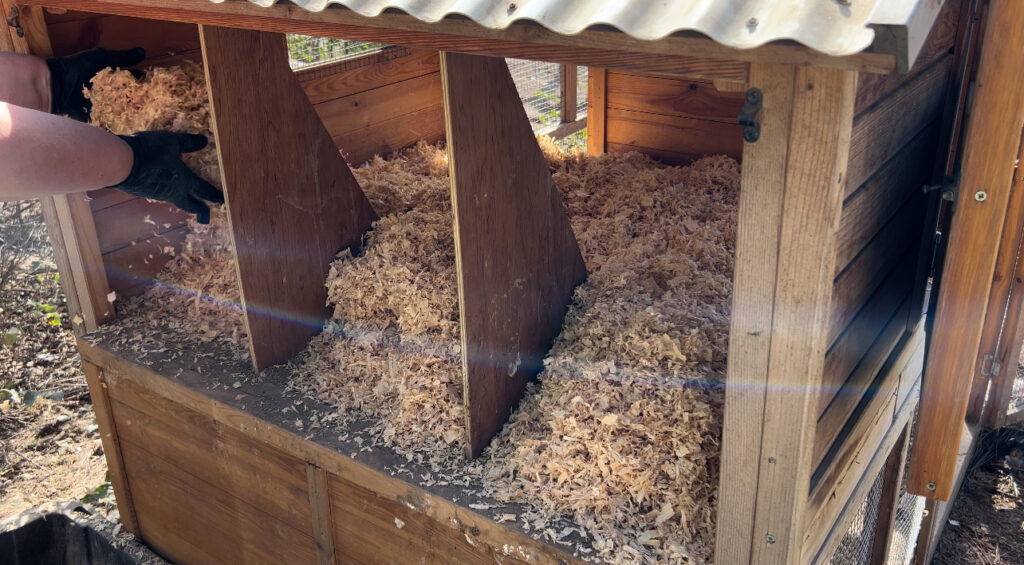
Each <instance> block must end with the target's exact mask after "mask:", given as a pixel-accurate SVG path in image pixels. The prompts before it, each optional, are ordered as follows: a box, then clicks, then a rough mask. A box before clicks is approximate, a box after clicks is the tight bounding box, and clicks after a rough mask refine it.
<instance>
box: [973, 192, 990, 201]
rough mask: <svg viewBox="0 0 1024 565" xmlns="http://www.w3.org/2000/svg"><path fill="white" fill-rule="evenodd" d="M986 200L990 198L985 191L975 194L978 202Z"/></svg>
mask: <svg viewBox="0 0 1024 565" xmlns="http://www.w3.org/2000/svg"><path fill="white" fill-rule="evenodd" d="M986 198H988V193H987V192H985V191H984V190H979V191H978V192H975V193H974V199H975V200H977V201H978V202H984V201H985V199H986Z"/></svg>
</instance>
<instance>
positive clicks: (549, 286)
mask: <svg viewBox="0 0 1024 565" xmlns="http://www.w3.org/2000/svg"><path fill="white" fill-rule="evenodd" d="M441 77H442V80H443V81H444V93H445V119H446V121H447V128H446V130H447V134H448V156H449V158H448V162H449V170H450V171H451V184H452V207H453V210H454V214H455V258H456V267H457V271H458V277H459V307H460V313H461V327H462V354H463V357H462V360H463V371H464V378H465V381H464V382H465V401H466V414H467V416H466V418H467V428H468V433H469V449H470V451H471V454H472V455H473V456H476V455H478V454H479V453H480V452H481V451H482V450H483V448H484V447H485V446H486V445H487V444H488V443H489V442H490V440H491V438H492V437H493V436H494V434H496V433H497V432H498V431H499V430H500V429H501V427H502V426H503V425H504V424H505V421H506V419H507V418H508V415H509V414H510V413H511V411H512V410H513V409H514V408H515V406H516V405H517V404H518V402H519V399H520V398H521V397H522V395H523V392H524V390H525V387H526V383H527V382H528V381H529V380H530V379H532V378H533V377H534V376H535V375H536V374H537V373H539V372H540V371H541V369H542V368H543V364H542V361H543V359H544V356H545V355H546V354H547V351H548V349H549V348H550V347H551V344H552V342H553V341H554V339H555V337H556V336H557V335H558V332H559V331H560V330H561V328H562V319H563V318H564V316H565V312H566V310H567V308H568V305H569V302H570V301H571V300H572V292H573V289H574V288H576V285H578V284H579V283H581V282H583V280H584V279H585V278H586V276H587V270H586V266H585V265H584V263H583V257H582V256H581V255H580V251H579V247H578V246H577V245H576V239H575V237H574V236H573V233H572V227H571V226H570V225H569V217H568V216H567V215H566V213H565V209H564V208H563V206H562V203H561V201H560V200H559V197H558V192H557V191H556V190H555V186H554V183H553V181H552V180H551V173H550V172H549V171H548V167H547V163H546V161H545V159H544V156H543V154H542V153H541V150H540V147H539V146H538V145H537V141H536V139H535V137H534V135H533V131H532V130H531V128H530V124H529V121H528V120H527V117H526V112H525V110H523V106H522V103H521V102H520V100H519V95H518V94H517V93H516V88H515V84H514V83H513V82H512V75H511V74H509V71H508V67H507V66H506V65H505V61H504V60H502V59H496V58H490V57H481V56H478V55H463V54H457V53H442V54H441Z"/></svg>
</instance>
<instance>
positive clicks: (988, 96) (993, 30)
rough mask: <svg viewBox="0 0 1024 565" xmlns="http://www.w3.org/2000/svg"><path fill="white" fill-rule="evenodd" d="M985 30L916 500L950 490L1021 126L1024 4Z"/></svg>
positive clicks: (922, 427)
mask: <svg viewBox="0 0 1024 565" xmlns="http://www.w3.org/2000/svg"><path fill="white" fill-rule="evenodd" d="M986 26H987V31H986V37H985V40H984V44H983V46H982V48H981V60H980V62H979V66H978V78H977V85H978V87H977V89H976V91H975V95H974V100H973V102H972V112H971V115H970V120H969V123H968V124H967V135H966V138H965V143H964V146H963V167H962V175H961V182H960V191H959V197H958V200H957V202H956V205H955V206H956V210H955V214H954V216H953V220H952V227H951V230H950V240H949V249H948V251H947V255H946V262H945V266H944V268H943V274H942V284H941V286H940V287H939V290H938V292H939V296H938V306H937V308H936V313H935V328H934V332H933V339H932V341H931V344H930V345H929V351H928V363H927V367H926V369H925V371H926V375H925V380H924V383H925V384H924V388H923V389H922V393H921V413H920V417H919V420H918V430H917V436H916V438H917V439H916V441H915V442H914V448H913V455H912V457H911V464H910V474H909V476H908V477H909V478H908V489H909V490H910V492H912V493H914V494H919V495H922V496H928V497H932V498H938V499H941V500H946V499H948V498H949V496H950V495H951V494H952V492H953V483H954V470H955V467H956V455H957V445H958V444H959V440H960V431H961V429H962V428H963V424H964V417H965V415H966V412H967V403H968V400H969V395H968V392H969V390H970V387H971V375H972V372H973V369H974V361H975V359H976V356H977V355H978V347H979V343H980V341H981V333H982V327H983V324H984V318H985V309H986V304H987V302H988V299H989V292H990V290H991V285H992V276H993V272H994V270H995V266H996V257H997V253H998V249H999V240H1000V237H1001V233H1002V230H1003V225H1004V222H1005V220H1006V215H1007V207H1008V203H1009V196H1010V188H1011V185H1012V181H1013V174H1014V160H1015V158H1016V156H1017V150H1018V148H1019V147H1020V140H1021V128H1022V126H1024V89H1021V88H1019V87H1018V85H1017V84H1016V80H1017V77H1018V74H1019V73H1017V71H1016V67H1017V66H1018V65H1019V58H1020V52H1021V50H1022V49H1024V36H1021V35H1020V34H1019V33H1018V31H1019V30H1020V29H1021V28H1022V27H1024V3H1022V2H1015V1H1014V0H995V1H993V2H991V3H990V5H989V11H988V21H987V23H986Z"/></svg>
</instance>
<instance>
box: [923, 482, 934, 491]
mask: <svg viewBox="0 0 1024 565" xmlns="http://www.w3.org/2000/svg"><path fill="white" fill-rule="evenodd" d="M924 488H926V489H928V490H935V483H928V484H926V485H924Z"/></svg>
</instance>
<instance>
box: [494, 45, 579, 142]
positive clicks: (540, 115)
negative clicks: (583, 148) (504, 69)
mask: <svg viewBox="0 0 1024 565" xmlns="http://www.w3.org/2000/svg"><path fill="white" fill-rule="evenodd" d="M505 63H506V64H508V70H509V72H510V73H512V80H513V81H514V82H515V83H516V91H518V93H519V98H520V99H521V100H522V101H523V107H524V108H525V109H526V117H528V118H529V119H530V125H531V126H533V131H535V132H544V131H545V130H552V129H554V128H556V127H558V126H559V125H560V124H561V123H562V118H563V116H562V88H561V72H562V71H561V65H559V64H558V63H544V62H541V61H530V60H527V59H505ZM586 113H587V67H576V119H577V120H579V119H582V118H583V117H584V116H586Z"/></svg>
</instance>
